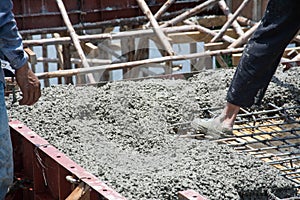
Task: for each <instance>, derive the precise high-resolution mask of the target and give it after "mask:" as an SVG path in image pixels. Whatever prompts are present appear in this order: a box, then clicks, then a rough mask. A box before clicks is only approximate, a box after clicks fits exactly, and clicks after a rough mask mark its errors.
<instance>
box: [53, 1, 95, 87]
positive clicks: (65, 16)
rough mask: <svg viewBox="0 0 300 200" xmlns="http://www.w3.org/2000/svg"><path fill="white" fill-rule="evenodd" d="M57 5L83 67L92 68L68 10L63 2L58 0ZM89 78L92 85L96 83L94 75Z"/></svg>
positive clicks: (89, 75) (88, 75)
mask: <svg viewBox="0 0 300 200" xmlns="http://www.w3.org/2000/svg"><path fill="white" fill-rule="evenodd" d="M56 3H57V5H58V8H59V10H60V12H61V15H62V18H63V20H64V22H65V24H66V26H67V28H68V31H69V33H70V36H71V38H72V41H73V43H74V46H75V48H76V50H77V52H78V55H79V57H80V59H81V60H82V66H83V67H85V68H88V67H90V66H89V63H88V62H87V60H86V57H85V55H84V52H83V50H82V48H81V46H80V41H79V39H78V35H77V34H76V32H75V30H74V28H73V26H72V24H71V21H70V19H69V16H68V13H67V11H66V8H65V6H64V3H63V1H62V0H56ZM87 77H88V79H89V81H90V82H91V83H95V82H96V81H95V79H94V77H93V74H87Z"/></svg>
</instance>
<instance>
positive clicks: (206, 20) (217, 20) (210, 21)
mask: <svg viewBox="0 0 300 200" xmlns="http://www.w3.org/2000/svg"><path fill="white" fill-rule="evenodd" d="M226 21H227V18H226V16H225V15H211V16H204V17H201V18H199V19H198V24H199V25H201V26H204V27H206V28H213V27H220V26H223V25H224V24H225V22H226Z"/></svg>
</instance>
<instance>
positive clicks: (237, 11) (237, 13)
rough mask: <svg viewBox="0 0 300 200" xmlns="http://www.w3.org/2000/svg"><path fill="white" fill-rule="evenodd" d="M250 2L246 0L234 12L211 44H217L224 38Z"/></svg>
mask: <svg viewBox="0 0 300 200" xmlns="http://www.w3.org/2000/svg"><path fill="white" fill-rule="evenodd" d="M249 2H250V0H244V1H243V3H242V4H241V5H240V6H239V7H238V9H237V10H236V11H235V12H234V14H233V15H232V16H231V18H229V19H228V20H227V22H226V23H225V24H224V25H223V27H222V28H221V30H220V31H219V33H218V34H217V35H216V36H215V37H214V38H213V39H212V40H211V42H216V41H217V40H218V39H219V38H220V37H222V36H223V35H224V33H225V31H226V30H227V29H228V27H229V26H230V25H231V24H232V23H233V22H234V20H236V18H237V17H238V15H239V14H240V13H241V11H242V10H243V9H244V8H245V6H246V5H247V4H248V3H249Z"/></svg>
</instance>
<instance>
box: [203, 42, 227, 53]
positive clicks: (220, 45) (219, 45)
mask: <svg viewBox="0 0 300 200" xmlns="http://www.w3.org/2000/svg"><path fill="white" fill-rule="evenodd" d="M228 44H229V43H227V42H213V43H206V44H204V49H205V50H206V51H215V50H219V49H226V47H227V46H228Z"/></svg>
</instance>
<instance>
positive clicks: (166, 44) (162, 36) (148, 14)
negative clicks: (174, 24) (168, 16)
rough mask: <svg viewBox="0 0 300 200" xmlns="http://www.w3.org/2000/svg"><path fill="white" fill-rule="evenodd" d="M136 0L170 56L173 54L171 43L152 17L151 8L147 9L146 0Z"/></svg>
mask: <svg viewBox="0 0 300 200" xmlns="http://www.w3.org/2000/svg"><path fill="white" fill-rule="evenodd" d="M136 1H137V2H138V4H139V6H140V8H141V10H142V11H143V13H144V14H145V15H146V17H147V18H148V19H149V21H150V23H151V25H152V27H153V31H154V32H155V34H156V36H157V37H158V39H159V40H160V42H161V44H162V46H163V47H164V48H165V50H166V51H167V52H168V54H169V55H170V56H171V55H175V52H174V50H173V48H172V45H171V44H170V42H169V39H168V38H167V37H166V35H165V34H164V33H163V31H162V30H161V28H160V26H159V25H158V23H157V21H156V19H155V18H154V16H153V14H152V12H151V10H150V9H149V7H148V5H147V4H146V2H145V1H144V0H136Z"/></svg>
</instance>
